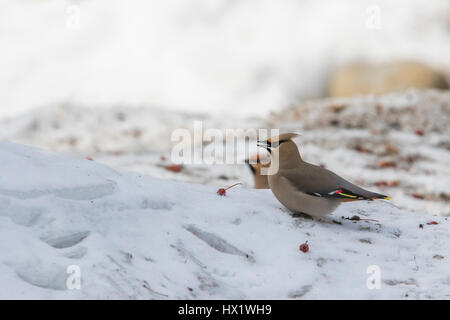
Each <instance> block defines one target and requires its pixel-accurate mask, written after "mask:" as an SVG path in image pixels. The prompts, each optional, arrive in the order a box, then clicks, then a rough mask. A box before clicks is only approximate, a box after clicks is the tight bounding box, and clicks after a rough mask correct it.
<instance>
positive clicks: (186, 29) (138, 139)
mask: <svg viewBox="0 0 450 320" xmlns="http://www.w3.org/2000/svg"><path fill="white" fill-rule="evenodd" d="M0 46H1V48H2V50H1V51H0V70H1V72H0V140H2V141H15V142H20V143H25V144H28V145H33V146H37V147H41V148H45V149H48V150H53V151H57V152H64V153H68V154H71V155H76V156H81V157H86V158H89V159H92V160H94V161H99V162H102V163H106V164H108V165H112V166H115V167H120V168H126V169H128V170H134V171H138V172H142V173H146V174H151V175H154V176H157V177H161V178H165V179H173V180H181V181H190V182H198V183H205V184H214V185H229V184H232V183H234V182H244V183H245V185H247V186H248V187H251V186H252V183H253V182H252V176H251V173H250V171H249V170H248V168H246V166H245V165H239V166H205V165H192V166H181V167H173V166H172V163H170V150H171V146H172V145H173V143H172V142H171V141H170V135H171V132H172V131H173V130H174V129H176V128H187V129H192V123H193V121H194V120H202V121H204V123H205V127H211V128H282V129H285V130H294V129H295V130H300V131H301V132H302V133H303V137H302V138H301V139H300V140H301V141H300V148H301V151H302V154H303V157H304V158H305V159H306V160H307V161H310V162H312V163H315V164H321V165H323V166H326V167H327V168H330V169H331V170H333V171H335V172H337V173H339V174H340V175H342V176H344V177H345V178H348V179H350V180H352V181H356V182H357V183H359V184H361V185H363V186H365V187H367V188H370V189H372V190H374V191H376V190H378V191H381V192H384V193H387V194H390V195H391V196H393V198H394V199H393V200H392V201H393V203H394V204H395V205H398V206H403V207H407V208H409V209H414V210H417V211H419V212H423V213H426V214H437V215H450V208H449V201H450V192H449V191H448V187H449V181H450V169H449V166H448V164H449V163H450V155H449V152H450V138H449V137H450V131H449V125H450V96H449V90H448V88H449V83H450V2H449V1H448V0H432V1H425V0H399V1H386V0H377V1H375V0H373V1H365V0H362V1H356V0H354V1H349V0H347V1H332V0H315V1H312V0H311V1H310V0H303V1H299V0H285V1H269V0H258V1H256V0H253V1H252V0H248V1H241V0H191V1H175V0H165V1H144V0H130V1H123V0H122V1H118V0H116V1H114V0H77V1H75V0H72V1H63V0H2V1H1V2H0ZM0 161H1V160H0Z"/></svg>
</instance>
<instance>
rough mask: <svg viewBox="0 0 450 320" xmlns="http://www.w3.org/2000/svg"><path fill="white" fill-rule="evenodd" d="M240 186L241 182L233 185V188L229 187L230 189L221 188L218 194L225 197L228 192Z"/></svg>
mask: <svg viewBox="0 0 450 320" xmlns="http://www.w3.org/2000/svg"><path fill="white" fill-rule="evenodd" d="M238 184H241V183H240V182H238V183H235V184H233V185H232V186H230V187H228V188H220V189H219V190H217V194H218V195H220V196H225V195H226V194H227V190H228V189H231V188H233V187H235V186H237V185H238Z"/></svg>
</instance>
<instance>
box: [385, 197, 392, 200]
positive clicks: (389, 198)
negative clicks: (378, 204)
mask: <svg viewBox="0 0 450 320" xmlns="http://www.w3.org/2000/svg"><path fill="white" fill-rule="evenodd" d="M383 200H391V197H384V198H383Z"/></svg>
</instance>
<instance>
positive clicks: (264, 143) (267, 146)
mask: <svg viewBox="0 0 450 320" xmlns="http://www.w3.org/2000/svg"><path fill="white" fill-rule="evenodd" d="M288 141H289V140H280V141H275V142H270V141H269V140H266V141H258V147H262V148H265V149H266V150H267V151H268V152H269V153H270V154H272V150H271V149H272V148H278V147H279V146H280V145H281V144H282V143H285V142H288Z"/></svg>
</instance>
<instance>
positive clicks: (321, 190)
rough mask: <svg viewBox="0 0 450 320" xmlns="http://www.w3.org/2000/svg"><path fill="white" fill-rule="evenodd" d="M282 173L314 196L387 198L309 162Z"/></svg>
mask: <svg viewBox="0 0 450 320" xmlns="http://www.w3.org/2000/svg"><path fill="white" fill-rule="evenodd" d="M283 175H284V176H285V177H286V178H287V179H288V180H289V181H290V182H291V183H292V184H293V185H294V186H295V187H296V188H297V189H298V190H299V191H301V192H303V193H306V194H309V195H312V196H316V197H327V198H336V199H341V200H344V201H345V200H346V201H352V200H365V199H366V200H367V199H369V200H372V199H389V197H387V196H385V195H383V194H379V193H375V192H370V191H367V190H364V189H363V188H360V187H358V186H357V185H354V184H353V183H351V182H349V181H347V180H345V179H344V178H341V177H340V176H338V175H337V174H335V173H333V172H331V171H329V170H327V169H324V168H321V167H318V166H315V165H312V164H309V163H304V165H303V166H302V167H300V168H295V169H289V170H285V172H284V174H283Z"/></svg>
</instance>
